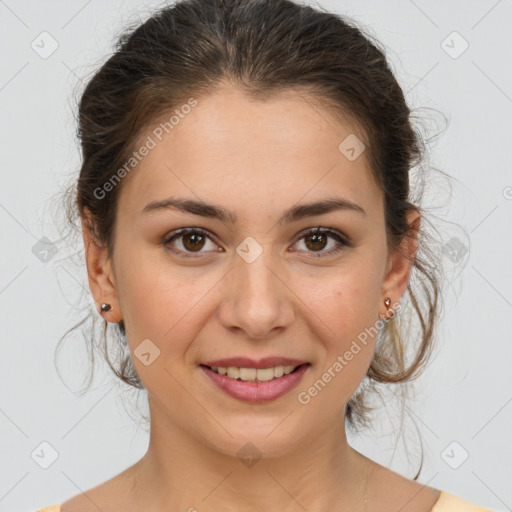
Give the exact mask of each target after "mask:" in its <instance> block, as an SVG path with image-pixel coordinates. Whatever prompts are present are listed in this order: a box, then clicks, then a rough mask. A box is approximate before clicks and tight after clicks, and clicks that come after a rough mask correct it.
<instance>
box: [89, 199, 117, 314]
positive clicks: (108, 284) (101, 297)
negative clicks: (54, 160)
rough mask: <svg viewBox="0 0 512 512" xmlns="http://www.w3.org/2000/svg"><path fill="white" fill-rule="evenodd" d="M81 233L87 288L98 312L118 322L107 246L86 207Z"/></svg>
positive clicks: (115, 292)
mask: <svg viewBox="0 0 512 512" xmlns="http://www.w3.org/2000/svg"><path fill="white" fill-rule="evenodd" d="M82 235H83V240H84V248H85V260H86V266H87V276H88V280H89V288H90V290H91V293H92V296H93V297H94V302H95V303H96V304H97V309H98V312H99V313H100V314H101V315H102V316H103V317H104V318H105V319H106V320H108V321H109V322H119V321H120V320H122V316H121V315H120V308H119V305H118V298H117V289H116V286H115V280H114V273H113V269H112V265H111V261H110V258H109V254H108V248H107V247H106V246H105V245H104V244H102V243H101V242H100V241H99V240H98V238H97V236H96V234H95V230H94V225H93V223H92V222H91V215H90V213H89V212H88V210H87V209H86V211H85V213H84V217H83V218H82ZM103 304H108V305H110V308H107V307H104V306H102V305H103ZM118 317H119V318H118Z"/></svg>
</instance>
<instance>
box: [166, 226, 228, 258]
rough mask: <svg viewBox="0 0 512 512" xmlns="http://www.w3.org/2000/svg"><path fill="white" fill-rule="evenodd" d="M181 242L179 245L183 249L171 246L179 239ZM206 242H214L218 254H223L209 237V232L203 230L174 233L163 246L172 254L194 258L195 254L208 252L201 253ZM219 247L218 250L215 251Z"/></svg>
mask: <svg viewBox="0 0 512 512" xmlns="http://www.w3.org/2000/svg"><path fill="white" fill-rule="evenodd" d="M180 238H181V241H180V243H179V245H181V247H182V248H179V249H176V248H174V247H172V246H171V245H170V244H171V243H172V242H174V241H175V240H177V239H180ZM206 240H210V242H212V244H213V246H214V248H213V250H215V251H216V252H221V251H222V249H219V248H218V246H217V245H216V244H215V243H214V242H213V240H212V239H211V238H210V236H209V235H208V232H207V231H206V230H204V229H202V228H183V229H180V230H178V231H174V232H173V234H172V236H170V237H166V238H165V239H164V240H163V245H164V246H166V247H167V248H168V249H169V250H170V251H171V252H174V253H176V254H179V255H180V256H183V257H185V258H194V257H195V256H193V253H201V252H207V251H201V249H202V248H203V247H204V246H205V242H206ZM215 247H217V249H215Z"/></svg>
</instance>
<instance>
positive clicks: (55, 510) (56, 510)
mask: <svg viewBox="0 0 512 512" xmlns="http://www.w3.org/2000/svg"><path fill="white" fill-rule="evenodd" d="M36 512H61V511H60V505H50V506H49V507H44V508H39V509H37V510H36Z"/></svg>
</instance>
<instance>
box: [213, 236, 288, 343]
mask: <svg viewBox="0 0 512 512" xmlns="http://www.w3.org/2000/svg"><path fill="white" fill-rule="evenodd" d="M276 274H277V275H276ZM230 275H231V277H230V284H229V285H228V287H227V296H224V297H223V299H224V304H223V307H222V308H221V311H222V315H221V320H222V322H223V324H224V325H225V327H227V328H228V327H229V328H233V327H239V328H241V329H243V330H245V331H246V332H247V334H248V335H249V336H251V337H254V338H260V337H264V336H266V335H267V333H268V332H269V331H270V330H272V329H273V328H275V327H283V326H284V325H286V324H287V323H288V322H289V321H290V319H291V316H290V312H291V309H290V304H289V302H288V299H287V294H286V287H285V286H284V284H283V282H282V281H284V278H283V277H281V278H280V277H279V269H278V268H276V259H275V258H274V255H273V253H272V250H271V248H270V247H267V246H265V247H264V246H263V243H259V242H258V241H256V240H255V239H254V238H251V237H248V238H246V239H245V240H244V241H243V242H242V243H241V244H239V246H238V247H237V248H236V254H235V255H234V262H233V268H232V271H231V272H230Z"/></svg>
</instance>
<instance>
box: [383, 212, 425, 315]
mask: <svg viewBox="0 0 512 512" xmlns="http://www.w3.org/2000/svg"><path fill="white" fill-rule="evenodd" d="M420 222H421V215H420V213H419V212H417V211H415V210H410V211H409V212H408V213H407V224H408V226H409V228H408V236H405V237H404V238H403V240H402V243H401V244H400V245H399V246H398V247H396V249H395V250H394V251H393V254H391V255H390V257H389V259H388V265H387V270H386V276H385V278H384V281H383V284H382V293H383V295H382V302H384V298H385V297H390V298H391V306H390V307H391V308H392V309H396V304H397V303H398V301H399V300H400V298H401V297H402V295H403V294H404V292H405V290H406V289H407V284H408V283H409V277H410V275H411V272H412V269H413V267H414V260H415V258H416V253H417V250H418V232H419V229H420ZM385 313H386V312H385Z"/></svg>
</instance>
